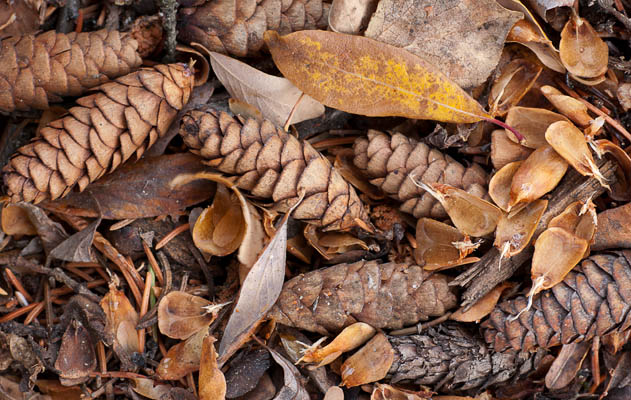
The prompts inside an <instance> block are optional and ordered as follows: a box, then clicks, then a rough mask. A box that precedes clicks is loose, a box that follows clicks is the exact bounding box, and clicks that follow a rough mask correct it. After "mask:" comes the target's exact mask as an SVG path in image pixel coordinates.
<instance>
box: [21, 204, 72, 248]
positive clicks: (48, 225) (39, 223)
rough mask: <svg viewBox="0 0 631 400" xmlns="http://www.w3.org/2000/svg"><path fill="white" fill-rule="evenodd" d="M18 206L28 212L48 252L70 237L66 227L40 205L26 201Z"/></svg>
mask: <svg viewBox="0 0 631 400" xmlns="http://www.w3.org/2000/svg"><path fill="white" fill-rule="evenodd" d="M16 206H18V207H20V208H21V209H22V210H23V211H24V212H26V215H27V216H28V219H29V221H31V224H33V226H34V227H35V230H37V236H39V238H40V239H41V241H42V246H43V247H44V251H45V252H46V254H49V253H50V252H51V250H52V249H54V248H55V247H57V246H58V245H59V244H60V243H61V242H63V241H64V240H66V239H67V238H68V234H67V233H66V231H65V229H64V227H63V226H62V225H61V224H60V223H59V222H55V221H53V220H52V219H50V218H49V217H48V215H46V213H45V212H44V210H42V209H41V208H40V207H38V206H36V205H33V204H31V203H25V202H20V203H16Z"/></svg>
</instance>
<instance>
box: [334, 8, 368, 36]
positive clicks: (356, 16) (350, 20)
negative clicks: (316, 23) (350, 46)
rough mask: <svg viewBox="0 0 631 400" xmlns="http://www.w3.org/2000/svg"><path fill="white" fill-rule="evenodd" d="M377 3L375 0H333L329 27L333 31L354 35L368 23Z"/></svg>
mask: <svg viewBox="0 0 631 400" xmlns="http://www.w3.org/2000/svg"><path fill="white" fill-rule="evenodd" d="M377 3H378V1H377V0H333V3H331V8H330V9H329V27H330V28H331V30H332V31H333V32H340V33H349V34H353V35H356V34H358V33H359V32H360V31H361V30H362V29H364V28H365V27H366V25H368V20H369V19H370V16H371V15H372V14H373V13H374V12H375V9H376V8H377Z"/></svg>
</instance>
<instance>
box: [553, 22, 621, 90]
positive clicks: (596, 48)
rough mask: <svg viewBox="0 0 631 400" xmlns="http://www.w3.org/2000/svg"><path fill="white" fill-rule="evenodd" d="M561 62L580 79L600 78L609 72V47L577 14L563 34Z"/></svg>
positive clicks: (560, 50)
mask: <svg viewBox="0 0 631 400" xmlns="http://www.w3.org/2000/svg"><path fill="white" fill-rule="evenodd" d="M559 52H560V55H561V61H562V62H563V65H564V66H565V68H567V70H568V72H569V73H571V74H572V75H574V76H576V77H579V78H598V77H600V76H601V75H603V74H604V73H605V72H606V71H607V62H608V61H609V47H607V44H606V43H605V42H604V41H603V40H602V39H601V38H600V36H598V33H597V32H596V31H595V30H594V28H592V26H591V25H590V24H589V22H587V21H586V20H585V19H583V18H581V17H579V16H578V15H576V14H575V13H574V14H572V17H571V18H570V19H569V20H568V21H567V23H566V24H565V27H564V28H563V31H562V32H561V42H560V43H559Z"/></svg>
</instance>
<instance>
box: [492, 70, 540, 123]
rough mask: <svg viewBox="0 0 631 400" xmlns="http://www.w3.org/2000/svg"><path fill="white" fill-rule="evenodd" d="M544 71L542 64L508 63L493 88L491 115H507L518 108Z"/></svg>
mask: <svg viewBox="0 0 631 400" xmlns="http://www.w3.org/2000/svg"><path fill="white" fill-rule="evenodd" d="M542 70H543V67H542V66H541V64H538V63H534V62H531V61H528V60H525V59H522V58H520V59H517V60H513V61H511V62H510V63H508V64H507V65H506V66H505V67H504V68H503V69H502V73H501V74H500V76H498V77H497V79H495V82H493V86H492V87H491V93H490V94H489V107H490V111H489V112H490V114H491V115H499V116H504V115H506V113H507V112H508V110H509V109H510V108H511V107H513V106H516V105H517V104H518V103H519V101H520V100H521V99H522V97H524V95H525V94H526V93H527V92H528V91H529V90H530V88H532V85H533V84H534V83H535V81H536V80H537V78H538V77H539V74H541V71H542ZM520 133H521V132H520Z"/></svg>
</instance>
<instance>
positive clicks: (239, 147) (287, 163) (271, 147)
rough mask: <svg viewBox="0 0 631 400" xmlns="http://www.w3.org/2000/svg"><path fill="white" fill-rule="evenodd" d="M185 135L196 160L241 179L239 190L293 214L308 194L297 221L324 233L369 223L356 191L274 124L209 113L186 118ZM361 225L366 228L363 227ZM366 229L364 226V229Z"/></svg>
mask: <svg viewBox="0 0 631 400" xmlns="http://www.w3.org/2000/svg"><path fill="white" fill-rule="evenodd" d="M180 135H182V138H183V139H184V143H186V145H187V146H188V147H189V149H191V151H192V152H193V153H195V154H199V155H201V156H202V157H205V158H207V159H208V160H211V163H210V164H211V165H212V166H213V167H216V168H217V169H218V170H219V171H221V172H224V173H226V174H231V175H239V179H238V180H237V186H238V187H239V188H241V189H244V190H248V191H250V192H251V193H252V194H253V195H254V196H257V197H260V198H271V199H272V200H274V202H275V203H276V204H275V207H277V208H278V209H279V210H281V211H286V210H288V209H289V208H290V207H291V206H293V205H294V204H295V203H296V201H298V199H299V197H300V195H301V192H304V199H303V200H302V203H300V205H299V206H298V207H297V208H296V209H295V210H294V212H293V214H292V217H293V218H296V219H301V220H306V221H307V222H309V223H312V224H314V225H318V226H321V227H323V229H324V230H339V229H348V228H351V227H353V226H357V225H358V221H357V220H360V221H361V222H362V223H363V224H365V225H368V226H370V220H369V218H368V215H367V214H366V210H365V209H364V206H363V205H362V203H361V201H360V200H359V197H358V196H357V193H355V189H353V187H352V186H351V185H350V184H348V182H346V181H345V180H344V178H343V177H342V175H340V174H339V172H337V170H335V169H334V168H333V166H332V165H331V163H330V162H329V160H327V159H326V157H324V156H323V155H322V154H320V153H319V152H318V151H317V150H315V149H314V148H313V147H311V145H310V144H309V143H307V142H304V141H302V142H301V141H299V140H298V139H296V138H295V137H293V136H291V135H289V134H287V133H286V132H284V131H283V130H282V129H279V128H276V127H275V126H274V125H273V124H272V123H271V122H270V121H268V120H264V121H263V122H262V123H260V124H259V122H257V121H256V120H255V119H252V118H250V119H247V120H246V121H245V123H244V124H241V123H240V122H239V121H237V120H235V119H234V118H232V117H231V116H230V115H228V114H226V113H225V112H217V111H214V110H212V109H211V108H209V107H206V108H201V109H198V110H194V111H189V112H187V113H186V114H185V115H184V117H183V118H182V123H181V125H180ZM359 225H361V223H360V224H359ZM365 225H364V226H365Z"/></svg>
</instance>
